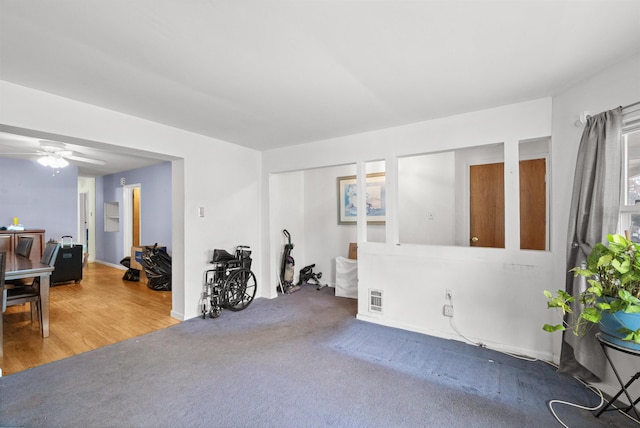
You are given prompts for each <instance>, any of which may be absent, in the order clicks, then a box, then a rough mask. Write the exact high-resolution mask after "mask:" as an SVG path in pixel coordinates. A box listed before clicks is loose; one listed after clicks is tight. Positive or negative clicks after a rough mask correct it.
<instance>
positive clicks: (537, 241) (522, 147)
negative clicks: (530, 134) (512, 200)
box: [518, 138, 550, 251]
mask: <svg viewBox="0 0 640 428" xmlns="http://www.w3.org/2000/svg"><path fill="white" fill-rule="evenodd" d="M549 146H550V138H542V139H534V140H526V141H521V142H520V144H519V145H518V153H519V182H520V193H519V199H520V249H521V250H541V251H545V250H548V249H549V174H548V171H549V170H550V169H549V152H550V151H549V149H550V147H549Z"/></svg>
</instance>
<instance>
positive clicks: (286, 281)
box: [280, 229, 300, 294]
mask: <svg viewBox="0 0 640 428" xmlns="http://www.w3.org/2000/svg"><path fill="white" fill-rule="evenodd" d="M282 233H283V234H284V236H286V237H287V241H288V243H287V244H285V246H284V251H283V253H282V263H281V265H280V291H282V293H286V294H291V293H293V292H295V291H298V290H300V286H299V285H293V274H294V272H295V270H294V266H295V265H296V262H295V260H294V259H293V257H292V256H291V250H293V244H292V243H291V234H290V233H289V231H287V229H284V230H283V231H282Z"/></svg>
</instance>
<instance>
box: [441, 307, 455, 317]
mask: <svg viewBox="0 0 640 428" xmlns="http://www.w3.org/2000/svg"><path fill="white" fill-rule="evenodd" d="M442 314H443V315H444V316H445V317H453V305H444V307H443V308H442Z"/></svg>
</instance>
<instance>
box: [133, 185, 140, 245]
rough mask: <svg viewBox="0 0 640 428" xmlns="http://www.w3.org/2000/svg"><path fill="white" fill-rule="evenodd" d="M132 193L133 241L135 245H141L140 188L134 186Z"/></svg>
mask: <svg viewBox="0 0 640 428" xmlns="http://www.w3.org/2000/svg"><path fill="white" fill-rule="evenodd" d="M132 190H133V191H132V193H131V206H132V208H133V209H132V211H133V215H132V217H131V221H132V225H131V231H132V232H131V233H132V240H131V243H132V245H133V246H134V247H139V246H140V188H139V187H134V188H133V189H132Z"/></svg>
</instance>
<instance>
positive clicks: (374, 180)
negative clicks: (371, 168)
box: [338, 172, 387, 224]
mask: <svg viewBox="0 0 640 428" xmlns="http://www.w3.org/2000/svg"><path fill="white" fill-rule="evenodd" d="M357 187H358V186H357V182H356V176H355V175H348V176H345V177H338V224H355V223H356V222H357V220H358V206H357V199H358V198H357ZM366 188H367V207H366V208H367V223H369V224H384V222H385V218H386V210H387V206H386V192H385V179H384V172H378V173H374V174H367V185H366Z"/></svg>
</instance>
